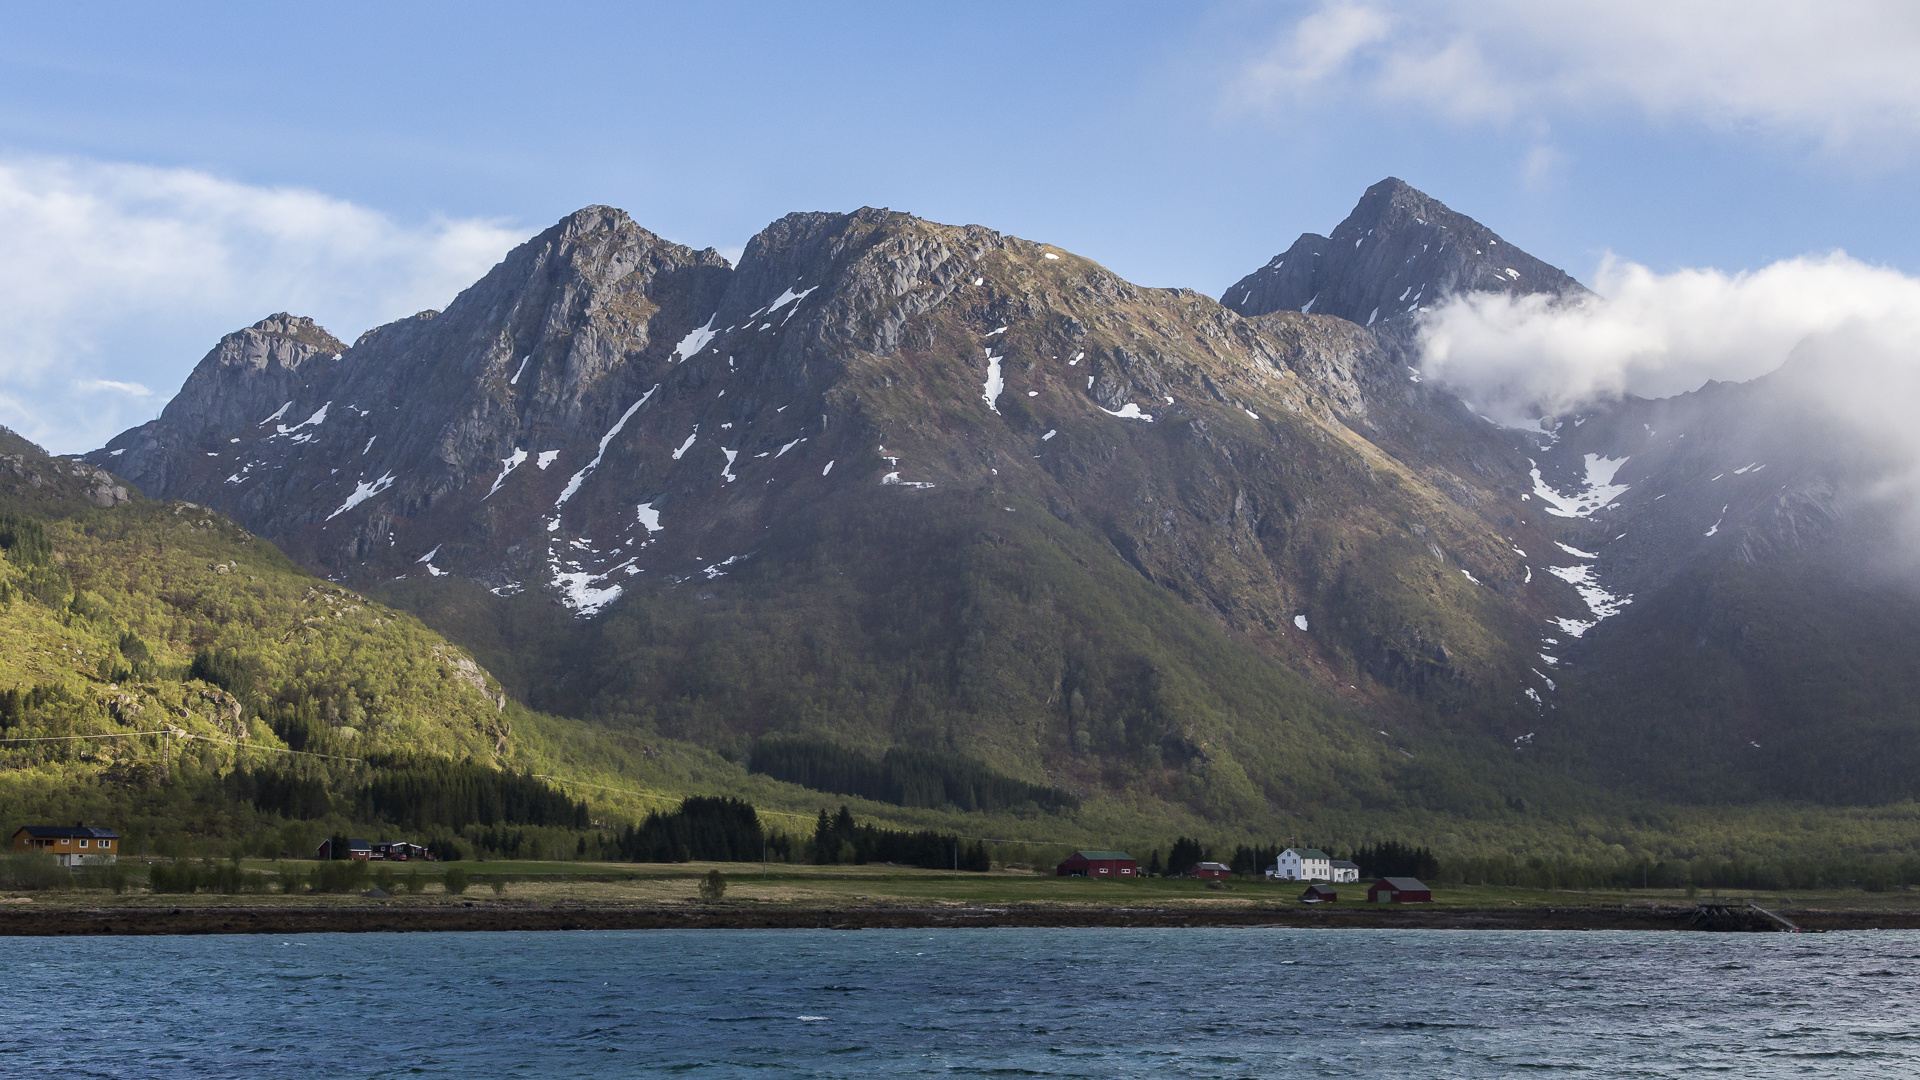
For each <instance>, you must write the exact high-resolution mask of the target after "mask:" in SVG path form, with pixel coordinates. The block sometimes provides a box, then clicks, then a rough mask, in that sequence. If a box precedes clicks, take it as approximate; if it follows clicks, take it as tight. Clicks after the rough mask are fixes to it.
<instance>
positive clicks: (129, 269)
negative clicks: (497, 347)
mask: <svg viewBox="0 0 1920 1080" xmlns="http://www.w3.org/2000/svg"><path fill="white" fill-rule="evenodd" d="M524 238H525V237H524V235H523V234H522V233H520V232H518V231H515V230H510V229H507V228H503V227H502V226H501V225H499V224H497V223H493V222H487V221H475V220H431V221H426V222H422V223H414V224H406V223H400V222H396V221H394V220H393V219H392V218H390V217H388V216H386V215H384V214H381V213H379V212H377V211H374V210H370V209H368V208H366V207H362V206H357V205H355V204H353V203H350V202H346V201H343V200H340V199H335V198H330V197H328V196H326V195H322V194H319V193H317V192H313V191H308V190H302V189H298V188H273V187H259V186H254V185H248V184H242V183H237V182H234V181H231V180H226V179H222V178H219V177H215V176H211V175H208V174H206V173H203V172H198V171H194V170H190V169H163V168H152V167H147V166H140V165H127V164H116V163H103V162H94V161H83V160H49V159H26V160H19V159H16V160H8V161H0V297H4V298H5V299H4V302H0V423H4V424H6V425H7V426H8V427H11V428H13V429H15V430H17V431H19V432H21V433H22V434H24V435H26V436H27V437H28V438H31V439H33V440H35V441H36V442H39V443H41V444H42V445H44V446H46V447H47V448H48V449H50V450H53V451H54V452H56V453H73V452H78V451H81V450H85V449H91V448H93V447H95V446H98V445H100V444H101V443H103V442H105V441H106V439H107V438H109V437H110V436H112V435H113V434H115V433H117V432H118V431H120V430H121V429H122V428H125V427H127V426H130V425H131V424H135V423H139V422H142V421H144V420H147V419H149V418H151V417H152V416H153V415H155V414H156V413H157V412H158V410H159V408H160V406H161V405H162V404H164V402H165V400H166V398H167V397H168V396H170V395H171V393H172V392H173V390H174V389H175V388H177V387H178V386H179V385H180V383H181V381H182V380H183V379H185V377H186V375H187V372H188V371H190V370H192V367H193V365H194V363H196V362H197V361H198V360H199V359H200V357H201V356H202V355H204V354H205V352H206V351H207V349H209V348H211V347H212V346H213V344H214V342H215V341H217V340H218V339H219V337H220V335H221V334H224V333H227V332H229V331H231V330H235V329H238V328H239V327H241V326H245V325H248V324H250V323H253V322H255V321H257V320H259V319H260V318H262V317H263V316H266V315H269V314H272V313H273V312H276V311H283V310H285V311H292V312H295V313H297V314H305V315H311V316H313V317H314V318H315V319H317V320H319V321H320V323H321V324H322V325H324V326H326V327H327V328H328V329H330V330H332V331H333V332H334V333H335V334H336V335H339V336H341V337H344V338H346V339H348V340H351V339H352V338H353V337H354V336H356V335H357V334H358V333H359V332H360V331H362V330H365V329H367V328H369V327H372V326H375V325H378V324H380V323H383V322H387V321H390V320H392V319H395V318H399V317H402V316H404V315H409V314H412V313H413V312H415V311H419V310H421V309H424V308H429V307H432V308H438V307H444V306H445V305H446V304H447V302H448V301H450V300H451V299H452V298H453V296H454V295H455V294H456V293H457V292H458V291H459V290H460V289H462V288H465V287H466V286H467V285H469V284H471V283H472V282H473V281H474V280H475V279H476V278H478V277H479V276H480V275H481V274H483V273H485V272H486V270H487V269H488V268H489V267H491V266H492V265H493V264H494V263H495V262H497V261H498V260H499V259H500V257H501V256H502V255H504V254H505V253H506V252H507V251H508V250H509V249H510V248H511V247H512V246H513V245H514V244H515V243H518V242H519V241H520V240H522V239H524ZM149 387H159V388H161V389H160V392H159V393H155V392H154V391H153V390H151V389H149Z"/></svg>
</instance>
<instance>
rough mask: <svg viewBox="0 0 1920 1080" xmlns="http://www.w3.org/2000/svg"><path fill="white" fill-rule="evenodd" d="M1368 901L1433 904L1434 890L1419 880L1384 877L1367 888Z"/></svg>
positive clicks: (1377, 902)
mask: <svg viewBox="0 0 1920 1080" xmlns="http://www.w3.org/2000/svg"><path fill="white" fill-rule="evenodd" d="M1367 900H1368V902H1370V903H1374V904H1431V903H1433V890H1431V889H1429V888H1427V887H1426V886H1425V885H1423V884H1421V883H1420V881H1419V880H1418V879H1417V878H1410V877H1383V878H1381V879H1380V880H1379V881H1376V882H1374V883H1373V884H1372V885H1370V886H1368V887H1367Z"/></svg>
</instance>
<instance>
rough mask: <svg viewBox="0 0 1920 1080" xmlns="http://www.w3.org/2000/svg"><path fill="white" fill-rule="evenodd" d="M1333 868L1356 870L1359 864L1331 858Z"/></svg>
mask: <svg viewBox="0 0 1920 1080" xmlns="http://www.w3.org/2000/svg"><path fill="white" fill-rule="evenodd" d="M1333 868H1334V869H1335V870H1358V869H1360V864H1359V863H1353V862H1348V861H1347V860H1345V859H1335V860H1333Z"/></svg>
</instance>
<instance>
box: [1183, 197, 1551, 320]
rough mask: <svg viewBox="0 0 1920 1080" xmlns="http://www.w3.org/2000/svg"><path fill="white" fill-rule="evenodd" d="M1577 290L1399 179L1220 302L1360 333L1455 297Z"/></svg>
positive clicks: (1303, 239) (1548, 268)
mask: <svg viewBox="0 0 1920 1080" xmlns="http://www.w3.org/2000/svg"><path fill="white" fill-rule="evenodd" d="M1585 291H1586V289H1585V287H1584V286H1582V285H1581V284H1580V283H1579V282H1577V281H1575V280H1574V279H1573V278H1571V277H1569V276H1568V275H1567V274H1566V273H1565V272H1563V271H1561V270H1560V269H1558V268H1556V267H1553V266H1549V265H1547V264H1546V263H1544V262H1541V261H1540V260H1539V259H1536V258H1534V257H1533V256H1531V255H1529V254H1527V253H1526V252H1524V251H1521V250H1520V249H1519V248H1517V247H1514V246H1513V245H1511V244H1509V243H1507V242H1506V241H1504V240H1502V239H1500V237H1499V236H1497V235H1495V234H1494V232H1493V230H1491V229H1489V228H1487V227H1486V226H1484V225H1482V224H1480V223H1479V222H1477V221H1475V220H1473V219H1472V218H1470V217H1467V216H1466V215H1465V214H1460V213H1456V212H1454V211H1453V210H1450V209H1448V208H1447V207H1446V205H1445V204H1443V203H1441V202H1440V200H1438V199H1435V198H1433V197H1432V196H1430V195H1427V194H1426V193H1424V192H1422V191H1419V190H1417V189H1415V188H1413V187H1411V186H1409V185H1408V184H1407V183H1406V182H1405V181H1403V180H1399V179H1396V178H1394V177H1391V176H1390V177H1388V178H1386V179H1385V180H1382V181H1380V182H1379V183H1377V184H1375V185H1373V186H1372V187H1370V188H1368V189H1367V192H1366V194H1365V195H1362V196H1361V197H1360V202H1359V204H1358V205H1356V206H1355V207H1354V208H1353V212H1352V213H1350V214H1348V215H1347V218H1346V220H1345V221H1342V222H1341V223H1340V225H1339V227H1338V228H1336V229H1334V230H1333V235H1332V236H1321V235H1319V234H1317V233H1302V234H1301V236H1300V239H1298V240H1295V241H1294V242H1293V246H1292V247H1290V248H1288V249H1287V250H1286V251H1285V252H1284V253H1283V254H1280V255H1276V256H1274V258H1273V261H1272V262H1269V263H1268V264H1267V265H1266V266H1263V267H1261V268H1260V269H1259V270H1256V271H1254V272H1253V273H1251V274H1248V275H1247V276H1246V277H1244V278H1241V279H1240V280H1239V281H1238V282H1235V283H1234V285H1233V287H1232V288H1229V289H1228V290H1227V291H1226V293H1225V294H1224V295H1222V296H1221V298H1220V302H1221V303H1223V304H1225V305H1226V306H1228V307H1230V308H1232V309H1233V310H1235V311H1237V312H1239V313H1240V314H1242V315H1265V314H1267V313H1269V312H1274V311H1305V312H1309V313H1312V314H1315V315H1338V316H1340V317H1341V318H1343V319H1351V320H1352V321H1354V322H1357V323H1360V324H1362V325H1368V326H1370V325H1373V324H1374V323H1376V322H1378V321H1381V320H1384V319H1390V318H1394V317H1396V316H1400V315H1405V314H1407V313H1409V312H1412V311H1414V310H1417V309H1418V308H1421V307H1427V306H1432V304H1433V303H1435V302H1436V301H1438V300H1439V299H1441V298H1442V297H1444V296H1448V295H1451V294H1454V293H1461V292H1508V293H1514V294H1516V295H1517V294H1525V293H1537V292H1546V293H1556V294H1560V293H1570V292H1585Z"/></svg>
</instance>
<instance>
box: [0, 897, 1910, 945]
mask: <svg viewBox="0 0 1920 1080" xmlns="http://www.w3.org/2000/svg"><path fill="white" fill-rule="evenodd" d="M1794 920H1795V921H1796V922H1797V923H1798V924H1799V925H1800V926H1802V927H1803V928H1805V929H1807V930H1867V929H1881V930H1892V929H1920V913H1915V912H1898V911H1804V910H1803V911H1799V912H1796V913H1795V915H1794ZM1101 926H1142V927H1183V926H1249V927H1251V926H1284V927H1299V928H1311V929H1329V930H1332V929H1405V930H1415V929H1420V930H1696V931H1698V930H1705V931H1772V930H1775V929H1777V926H1776V925H1775V924H1774V923H1772V922H1770V921H1768V920H1766V919H1765V918H1763V917H1761V916H1759V915H1752V916H1750V917H1749V916H1747V915H1746V914H1745V913H1742V914H1740V915H1734V916H1728V915H1725V914H1722V915H1720V916H1718V917H1715V918H1705V917H1702V915H1701V913H1700V911H1699V910H1698V909H1695V908H1693V907H1689V906H1641V907H1633V906H1626V905H1619V906H1604V905H1596V906H1586V907H1512V908H1506V909H1498V908H1484V909H1470V908H1447V907H1437V908H1370V907H1351V908H1331V909H1303V908H1298V907H1284V908H1283V907H1275V908H1237V909H1220V910H1206V909H1183V908H1174V907H1167V908H1153V907H1139V908H1122V907H1107V906H1080V907H1075V906H1053V905H1045V906H1042V905H1032V906H1027V905H1010V906H1006V907H761V906H746V905H739V906H736V905H729V904H719V905H714V906H710V907H692V906H678V905H655V906H630V907H621V906H577V907H568V906H536V905H515V904H498V903H485V902H480V903H466V902H463V903H445V904H417V903H386V902H381V901H371V900H370V901H368V902H366V903H365V905H364V906H338V905H334V906H296V905H288V906H280V905H265V904H262V905H257V906H243V905H232V906H226V905H222V906H212V907H176V908H163V907H91V908H88V907H75V908H53V907H46V908H39V909H37V910H26V909H19V908H16V909H13V910H6V911H0V935H12V936H42V937H48V936H51V937H69V936H104V935H147V934H301V933H391V932H397V931H426V930H442V931H450V930H451V931H474V930H666V929H714V930H795V929H832V930H924V929H943V928H956V927H1062V928H1064V927H1101Z"/></svg>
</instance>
